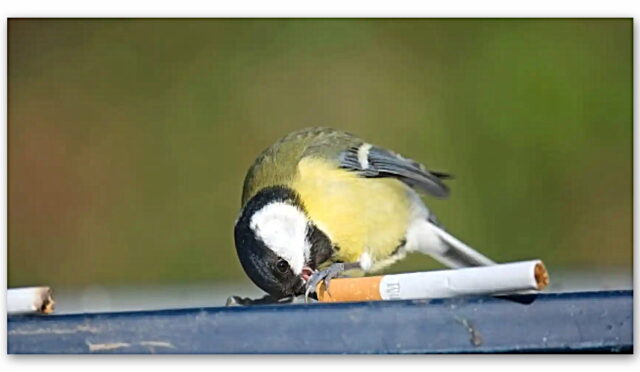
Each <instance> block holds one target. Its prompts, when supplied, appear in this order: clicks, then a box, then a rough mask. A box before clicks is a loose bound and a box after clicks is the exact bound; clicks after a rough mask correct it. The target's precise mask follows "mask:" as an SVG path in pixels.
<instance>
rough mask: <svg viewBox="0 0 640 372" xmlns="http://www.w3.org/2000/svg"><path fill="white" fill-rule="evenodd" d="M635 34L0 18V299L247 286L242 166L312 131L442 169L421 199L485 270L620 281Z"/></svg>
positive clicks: (613, 29) (418, 24)
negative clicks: (1, 194) (28, 293)
mask: <svg viewBox="0 0 640 372" xmlns="http://www.w3.org/2000/svg"><path fill="white" fill-rule="evenodd" d="M632 27H633V24H632V20H631V19H598V20H589V19H580V20H563V19H553V20H536V19H527V20H523V19H518V20H516V19H504V20H490V19H487V20H480V19H476V20H474V19H464V20H456V19H447V20H444V19H441V20H433V19H423V20H416V19H405V20H393V19H384V20H380V19H379V20H365V19H363V20H350V19H339V20H324V19H313V20H312V19H302V20H279V19H274V20H265V19H263V20H248V19H227V20H218V19H211V20H205V19H199V20H186V19H185V20H180V19H173V20H152V19H146V20H136V19H126V20H108V19H102V20H74V19H67V20H47V19H39V20H29V19H11V20H10V21H9V29H8V41H9V49H8V77H9V86H8V97H9V101H8V114H9V120H8V145H9V162H8V166H9V167H8V171H9V177H8V186H9V192H8V201H9V208H8V233H9V244H8V274H9V278H8V284H9V286H22V285H33V284H48V285H51V286H54V288H55V287H56V286H57V287H79V288H81V287H83V286H90V285H98V286H103V285H104V286H108V285H130V284H135V285H138V284H149V283H151V284H169V283H196V282H203V281H206V282H209V281H210V282H225V283H244V284H247V283H249V281H248V279H247V278H246V277H245V275H244V273H243V272H242V269H241V267H240V265H239V263H238V261H237V258H236V254H235V248H234V245H233V236H232V232H233V223H234V220H235V218H236V216H237V213H238V210H239V203H240V193H241V187H242V182H243V178H244V175H245V172H246V170H247V168H248V167H249V166H250V164H251V163H252V161H253V159H254V158H255V157H256V156H257V155H258V154H259V153H260V152H261V151H262V150H263V149H264V148H266V147H267V146H269V145H270V144H271V143H273V142H274V141H275V140H277V139H278V138H279V137H281V136H283V135H285V134H286V133H288V132H290V131H292V130H295V129H298V128H303V127H308V126H332V127H335V128H339V129H343V130H347V131H351V132H353V133H355V134H357V135H359V136H361V137H363V138H365V139H367V140H368V141H370V142H373V143H376V144H379V145H382V146H385V147H388V148H391V149H394V150H396V151H398V152H400V153H402V154H404V155H406V156H409V157H412V158H414V159H416V160H419V161H421V162H423V163H425V164H426V165H427V166H428V167H430V168H432V169H436V170H441V171H447V172H450V173H453V174H454V175H455V176H456V178H455V179H454V180H452V181H451V182H449V185H450V186H451V189H452V195H451V197H450V198H449V199H447V200H442V201H441V200H435V199H433V198H428V197H427V198H425V200H426V201H427V203H428V205H429V206H430V207H431V208H432V209H433V210H434V211H435V212H436V213H437V215H438V216H439V218H440V220H441V221H442V222H443V223H444V225H445V226H446V227H447V228H448V229H449V230H450V231H451V232H452V233H454V235H456V236H458V237H459V238H461V239H462V240H464V241H466V242H468V243H469V244H471V245H472V246H474V247H476V248H478V249H479V250H481V251H482V252H485V253H486V254H487V255H488V256H490V257H492V258H494V259H496V260H498V261H514V260H523V259H529V258H541V259H543V260H544V261H545V262H546V264H547V266H548V268H549V269H550V271H551V272H552V274H553V270H565V269H575V268H577V269H583V270H593V271H597V270H604V269H606V270H610V269H612V268H613V270H620V271H621V272H626V273H630V272H631V268H632V88H633V85H632V84H633V76H632ZM437 267H440V266H439V265H438V264H436V263H435V262H434V261H433V260H431V259H429V258H427V257H421V256H412V257H410V258H409V259H407V260H405V261H404V262H402V263H400V264H397V265H396V266H394V267H392V269H390V270H389V271H392V272H398V271H406V270H425V269H432V268H437ZM629 275H630V274H629ZM552 279H553V277H552Z"/></svg>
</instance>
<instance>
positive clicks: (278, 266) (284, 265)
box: [276, 259, 289, 274]
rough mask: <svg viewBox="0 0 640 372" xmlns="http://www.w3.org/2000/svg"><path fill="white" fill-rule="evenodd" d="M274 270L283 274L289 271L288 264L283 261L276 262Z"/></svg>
mask: <svg viewBox="0 0 640 372" xmlns="http://www.w3.org/2000/svg"><path fill="white" fill-rule="evenodd" d="M276 269H278V271H280V272H281V273H283V274H284V273H286V272H287V270H288V269H289V264H288V263H287V261H285V260H282V259H281V260H278V262H277V263H276Z"/></svg>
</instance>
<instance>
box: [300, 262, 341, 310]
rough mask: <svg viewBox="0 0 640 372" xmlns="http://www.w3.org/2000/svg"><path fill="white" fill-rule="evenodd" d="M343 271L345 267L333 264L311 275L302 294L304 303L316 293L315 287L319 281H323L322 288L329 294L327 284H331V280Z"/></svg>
mask: <svg viewBox="0 0 640 372" xmlns="http://www.w3.org/2000/svg"><path fill="white" fill-rule="evenodd" d="M343 271H345V266H344V264H343V263H334V264H333V265H331V266H329V267H328V268H326V269H324V270H322V271H316V272H315V273H313V275H311V277H310V278H309V281H308V282H307V290H306V291H305V293H304V302H305V303H308V302H309V295H310V294H312V293H315V292H316V287H317V286H318V284H319V283H320V282H321V281H324V286H325V288H326V291H327V293H329V294H331V292H329V284H330V283H331V279H333V278H335V277H337V276H338V275H340V274H341V273H342V272H343Z"/></svg>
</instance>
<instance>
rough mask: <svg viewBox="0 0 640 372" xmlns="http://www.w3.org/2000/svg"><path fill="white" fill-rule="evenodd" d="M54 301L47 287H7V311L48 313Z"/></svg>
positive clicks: (10, 313)
mask: <svg viewBox="0 0 640 372" xmlns="http://www.w3.org/2000/svg"><path fill="white" fill-rule="evenodd" d="M54 304H55V302H54V301H53V297H52V294H51V288H49V287H27V288H12V289H7V313H8V314H9V315H16V314H50V313H52V312H53V308H54Z"/></svg>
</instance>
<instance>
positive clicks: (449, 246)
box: [429, 223, 496, 268]
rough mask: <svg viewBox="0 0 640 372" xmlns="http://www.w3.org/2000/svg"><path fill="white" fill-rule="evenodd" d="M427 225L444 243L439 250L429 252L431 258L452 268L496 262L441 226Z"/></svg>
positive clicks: (493, 263)
mask: <svg viewBox="0 0 640 372" xmlns="http://www.w3.org/2000/svg"><path fill="white" fill-rule="evenodd" d="M429 225H430V226H429V227H431V229H432V230H433V232H434V233H435V234H436V235H437V236H438V237H439V238H440V241H442V243H444V247H443V249H441V250H437V251H431V252H429V253H430V254H431V256H432V257H433V258H435V259H436V260H438V261H440V262H441V263H443V264H444V265H447V266H449V267H452V268H460V267H472V266H489V265H495V264H496V263H495V262H493V261H492V260H490V259H489V258H487V257H486V256H484V255H482V254H481V253H480V252H478V251H476V250H474V249H473V248H471V247H469V246H468V245H466V244H464V243H463V242H461V241H460V240H458V239H457V238H456V237H454V236H453V235H451V234H449V233H448V232H446V231H444V230H443V229H442V228H441V227H438V226H436V225H434V224H433V223H429Z"/></svg>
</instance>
